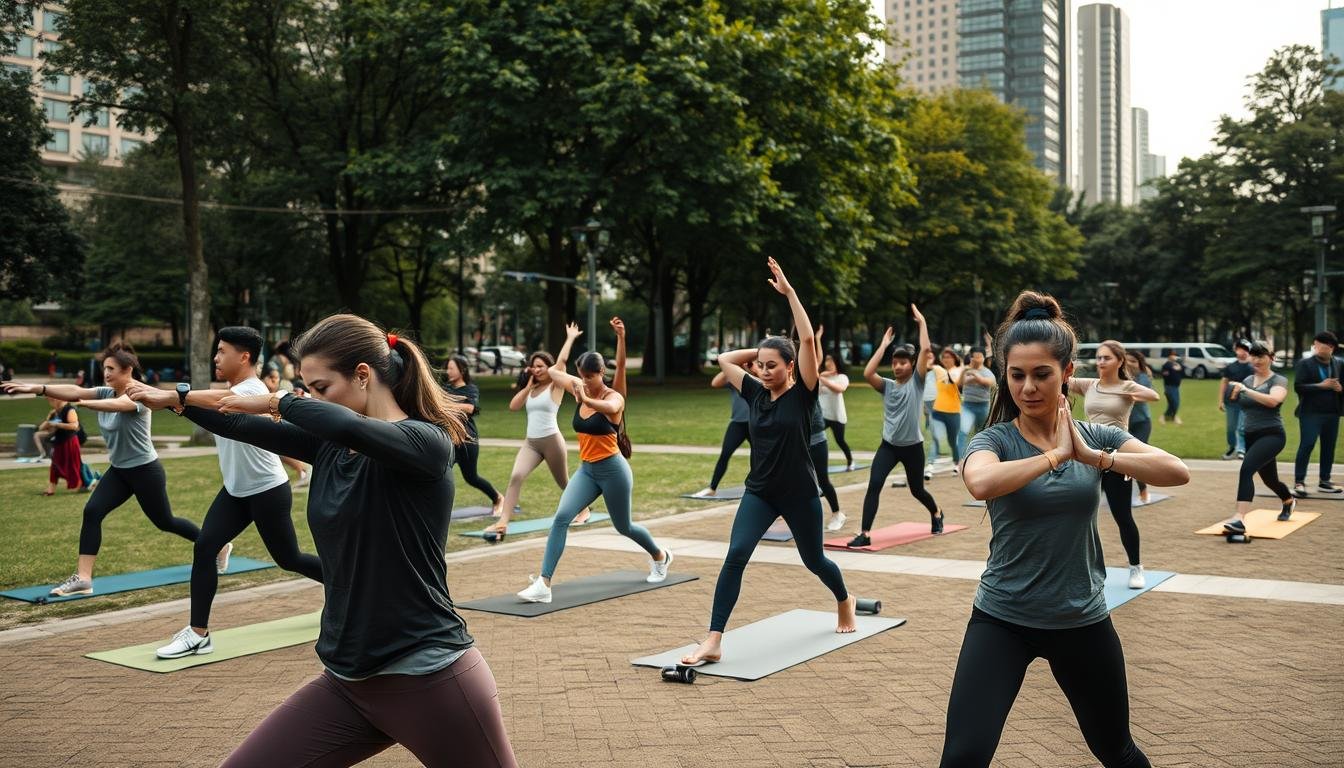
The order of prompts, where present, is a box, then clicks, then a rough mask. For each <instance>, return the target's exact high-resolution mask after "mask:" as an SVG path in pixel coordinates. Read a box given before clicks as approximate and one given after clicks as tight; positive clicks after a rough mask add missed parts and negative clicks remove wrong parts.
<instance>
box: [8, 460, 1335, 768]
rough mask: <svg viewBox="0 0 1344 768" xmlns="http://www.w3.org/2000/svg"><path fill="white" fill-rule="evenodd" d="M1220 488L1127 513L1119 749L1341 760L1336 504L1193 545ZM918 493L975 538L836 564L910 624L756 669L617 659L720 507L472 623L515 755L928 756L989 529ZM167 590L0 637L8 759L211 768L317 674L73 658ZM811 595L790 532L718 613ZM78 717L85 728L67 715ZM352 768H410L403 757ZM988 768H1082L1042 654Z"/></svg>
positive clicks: (479, 583) (702, 612)
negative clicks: (1127, 725)
mask: <svg viewBox="0 0 1344 768" xmlns="http://www.w3.org/2000/svg"><path fill="white" fill-rule="evenodd" d="M1215 469H1216V468H1215ZM1230 480H1231V478H1229V477H1228V476H1227V474H1226V473H1225V472H1222V471H1214V469H1210V470H1204V471H1197V472H1196V473H1195V478H1194V481H1193V482H1192V483H1191V484H1190V485H1188V486H1185V487H1182V488H1178V489H1175V490H1174V491H1173V497H1174V498H1173V499H1171V500H1169V501H1164V502H1162V503H1161V504H1157V505H1154V506H1151V507H1146V508H1142V509H1140V510H1138V519H1139V524H1140V526H1141V529H1142V531H1143V536H1144V540H1143V541H1144V561H1145V563H1146V564H1147V565H1148V567H1150V568H1153V569H1161V570H1171V571H1176V572H1178V573H1179V574H1180V575H1179V576H1178V577H1176V578H1174V579H1172V580H1171V581H1169V582H1167V583H1166V584H1164V585H1162V586H1161V587H1159V588H1158V589H1155V590H1153V591H1151V592H1149V593H1147V594H1145V595H1142V596H1140V597H1139V598H1137V599H1135V600H1133V601H1131V602H1130V603H1128V604H1126V605H1124V606H1122V607H1121V608H1119V609H1117V610H1116V611H1115V612H1114V614H1113V619H1114V621H1115V623H1116V627H1117V630H1118V631H1119V633H1120V636H1121V638H1122V641H1123V642H1124V647H1125V653H1126V660H1127V670H1128V676H1129V684H1130V704H1131V721H1132V727H1133V730H1134V734H1135V738H1136V740H1137V741H1138V742H1139V743H1140V745H1141V746H1142V747H1143V748H1144V750H1145V751H1146V752H1147V753H1148V755H1149V757H1150V759H1152V761H1153V764H1154V765H1157V766H1167V767H1168V768H1196V767H1198V768H1209V767H1216V766H1275V767H1280V766H1287V767H1290V768H1291V767H1296V766H1338V765H1340V759H1339V756H1340V755H1341V754H1344V726H1341V724H1340V721H1341V715H1344V667H1341V665H1340V663H1339V662H1340V656H1339V647H1340V646H1339V637H1340V634H1341V630H1344V605H1342V604H1341V600H1344V563H1341V559H1340V557H1339V552H1340V545H1341V543H1344V504H1339V503H1333V502H1323V501H1306V502H1303V503H1302V504H1301V505H1300V506H1299V509H1301V510H1304V511H1319V512H1321V513H1322V517H1321V518H1320V519H1318V520H1316V521H1315V522H1313V523H1311V524H1309V525H1307V526H1305V527H1303V528H1302V529H1301V530H1299V531H1297V532H1296V533H1294V534H1292V535H1290V536H1288V537H1287V538H1285V539H1282V540H1278V541H1257V542H1255V543H1253V544H1251V545H1248V546H1247V545H1228V544H1226V543H1224V542H1223V540H1222V539H1221V538H1219V537H1212V536H1196V535H1194V534H1193V531H1194V530H1195V529H1196V528H1199V527H1202V526H1204V525H1207V524H1208V523H1210V522H1213V521H1214V520H1217V519H1219V518H1220V517H1221V516H1222V515H1223V514H1225V513H1226V510H1227V508H1228V506H1229V497H1230V494H1231V489H1230ZM931 489H932V492H933V493H934V494H935V496H936V497H937V498H939V499H940V501H941V502H942V503H943V504H944V507H945V510H946V512H947V515H948V519H949V521H950V522H952V523H959V524H963V525H968V526H970V527H969V528H968V529H967V530H964V531H960V532H958V533H955V534H949V535H946V536H942V537H939V538H936V539H929V540H925V541H921V542H916V543H914V544H910V545H907V546H903V547H897V548H895V549H892V550H887V551H886V552H883V553H880V554H867V553H858V552H836V553H832V557H833V558H834V559H835V560H836V562H837V563H838V564H839V565H840V566H841V568H842V569H843V570H844V572H845V576H846V580H847V583H848V584H849V585H850V588H851V589H852V591H854V592H855V593H856V594H861V595H865V596H874V597H880V598H881V599H882V600H883V603H884V613H887V614H891V615H897V616H904V617H906V618H908V619H909V623H908V624H906V625H905V626H903V627H901V628H899V629H896V630H892V631H890V632H886V633H883V634H881V635H878V636H876V637H874V638H871V639H868V640H864V641H862V642H860V643H857V644H855V645H853V646H850V647H848V648H845V649H843V650H841V651H837V652H834V653H831V654H827V655H825V656H822V657H819V658H817V659H813V660H812V661H809V662H807V663H805V664H802V665H799V666H797V667H794V668H792V669H789V670H785V671H783V672H780V673H777V674H775V675H772V676H770V677H768V678H765V679H763V680H760V681H758V682H755V683H739V682H735V681H728V680H718V679H704V680H702V681H701V682H700V683H698V684H696V685H694V686H682V685H671V684H666V683H662V682H661V681H659V679H658V676H657V674H656V672H655V671H654V670H648V669H641V668H635V667H632V666H630V664H629V660H630V659H631V658H634V657H636V656H640V655H644V654H647V653H651V652H655V651H661V650H666V649H668V648H672V647H676V646H679V645H682V644H684V643H687V642H690V641H692V640H695V639H698V638H699V637H700V636H701V634H702V633H703V628H704V623H705V621H706V619H707V617H708V612H709V607H710V602H711V598H712V594H713V588H714V581H715V578H716V575H717V573H718V569H719V566H720V563H721V559H722V554H723V550H724V547H725V544H724V542H726V541H727V532H728V530H729V528H730V527H731V524H732V513H733V510H734V505H731V504H725V505H716V506H713V507H709V508H707V509H704V510H697V511H694V512H691V513H686V514H682V515H675V516H669V517H665V518H659V519H655V520H651V521H649V526H650V529H651V530H652V532H653V533H654V535H655V537H657V538H658V539H659V540H660V541H662V542H663V543H664V544H665V545H666V546H669V547H670V548H672V549H673V550H674V551H675V552H676V553H677V555H678V559H677V562H676V565H675V566H674V568H675V569H676V570H678V571H681V572H685V573H691V574H694V575H697V576H699V577H700V579H699V580H697V581H694V582H691V583H689V584H684V585H680V586H676V587H672V588H667V589H661V590H655V591H652V592H648V593H644V594H641V595H638V596H633V597H629V598H623V599H618V600H610V601H606V602H602V603H597V604H594V605H590V606H585V607H582V608H578V609H573V610H569V611H562V612H559V613H556V614H552V615H550V616H547V617H543V618H538V619H516V618H512V617H507V616H496V615H493V614H485V613H476V612H466V613H465V617H466V619H467V621H468V622H469V625H470V627H471V631H472V634H473V635H474V636H475V638H476V640H477V643H478V645H479V647H480V648H481V650H482V652H483V653H484V654H485V656H486V658H487V659H488V660H489V662H490V665H491V667H492V668H493V670H494V673H495V677H496V679H497V681H498V683H499V687H500V701H501V705H502V706H503V708H504V713H505V717H506V720H507V722H508V724H509V732H510V737H511V739H512V742H513V745H514V748H515V750H516V752H517V754H518V757H519V760H520V763H521V764H522V765H524V766H600V767H605V766H613V767H615V766H639V767H640V768H646V767H650V768H659V767H661V766H668V767H672V766H676V767H678V768H681V767H683V766H684V767H685V768H691V767H692V766H694V767H695V768H701V767H702V766H707V765H733V766H734V767H735V768H747V767H754V766H836V767H839V766H931V765H936V764H937V760H938V752H939V749H940V747H941V742H942V733H943V727H944V724H943V717H944V712H945V711H946V705H947V694H948V689H949V686H950V684H951V680H952V673H953V670H954V668H955V664H956V656H957V652H958V649H959V647H960V643H961V637H962V633H963V631H964V628H965V623H966V618H967V615H968V613H969V610H970V603H971V599H972V597H973V595H974V591H975V577H976V576H977V575H978V570H979V568H980V567H981V564H982V563H983V560H984V557H985V554H986V552H987V547H988V541H989V525H988V523H987V522H983V521H982V516H983V514H984V510H982V509H975V508H970V507H962V506H959V505H958V504H959V502H960V500H961V499H963V498H965V492H964V489H962V488H960V484H959V483H957V482H956V481H955V479H953V478H941V477H940V478H938V479H937V480H935V481H934V482H933V484H932V486H931ZM861 497H862V491H861V488H860V486H858V485H851V486H846V487H845V488H843V489H841V501H842V506H843V508H845V509H846V510H849V511H852V512H855V513H857V511H858V507H859V503H860V501H861ZM923 514H924V513H923V512H922V510H921V509H920V508H919V507H918V506H917V505H916V504H914V503H913V501H912V500H911V499H910V496H909V494H908V493H907V492H905V491H904V490H900V489H888V490H887V491H886V492H884V495H883V503H882V507H881V510H880V514H879V524H884V523H892V522H896V521H898V520H919V519H921V516H922V515H923ZM849 528H851V529H852V528H853V526H852V525H851V526H849ZM1099 530H1100V532H1101V535H1102V540H1103V545H1104V547H1105V551H1106V552H1107V553H1108V555H1109V556H1108V557H1107V562H1108V563H1109V564H1112V565H1120V564H1122V562H1123V554H1122V552H1123V550H1122V549H1121V547H1120V544H1119V538H1118V535H1117V534H1116V531H1115V525H1114V523H1112V522H1111V521H1110V520H1109V518H1108V517H1107V516H1106V515H1105V514H1104V512H1103V515H1102V517H1101V518H1100V520H1099ZM847 532H848V531H847ZM542 543H543V540H542V539H540V538H532V539H524V540H520V541H517V542H509V543H507V544H503V545H500V546H498V547H492V548H488V549H473V550H470V551H465V552H460V553H453V554H452V555H450V556H449V557H448V560H449V582H450V585H451V586H452V590H453V595H454V598H455V599H457V600H458V601H465V600H470V599H474V598H478V597H484V596H488V595H493V594H500V593H505V592H512V591H516V590H517V589H520V588H521V587H523V586H524V585H525V582H526V577H527V575H528V574H529V573H535V572H536V568H537V565H538V562H539V559H540V556H541V546H542ZM243 554H249V553H243ZM1117 555H1118V556H1117ZM643 563H644V558H643V556H642V555H641V554H639V553H637V552H635V551H634V550H633V548H632V546H631V545H630V544H629V542H627V541H626V540H625V539H623V538H621V537H619V536H615V535H613V533H612V532H611V529H610V528H607V527H598V528H596V529H594V530H585V531H583V532H576V533H574V534H572V535H571V537H570V548H569V551H568V552H567V553H566V556H565V559H564V561H563V562H562V565H561V568H560V571H559V572H558V573H557V579H559V580H564V579H568V578H577V577H579V576H583V575H588V574H594V573H598V572H602V571H606V570H610V569H613V568H621V567H642V566H643ZM1265 590H1269V591H1265ZM321 601H322V594H321V591H320V590H318V589H316V588H315V587H312V586H310V585H307V584H305V583H304V582H302V581H298V580H296V581H289V582H282V583H279V584H270V585H266V586H264V587H259V588H255V589H252V590H245V591H240V592H233V593H227V594H225V595H221V597H220V600H219V601H218V607H217V610H216V611H215V614H216V625H217V626H219V627H225V626H230V625H238V624H243V623H251V622H257V621H265V620H269V619H275V618H281V617H284V616H291V615H294V614H297V613H301V612H305V611H311V610H314V609H315V608H318V607H320V605H321ZM184 602H185V601H177V602H176V603H172V604H163V605H158V606H147V607H144V608H138V609H133V610H130V611H124V612H119V613H117V614H110V613H109V614H102V615H99V616H95V617H85V618H81V619H73V620H69V621H66V622H57V623H52V624H48V625H39V626H36V627H25V628H22V629H18V630H11V631H9V632H3V633H0V675H2V676H3V677H2V678H0V679H3V680H4V681H5V682H4V685H3V686H0V765H16V766H24V768H40V767H41V766H54V765H71V764H86V765H100V766H104V765H106V766H122V765H128V766H129V765H137V766H139V765H164V766H168V765H173V766H178V765H191V766H196V765H201V766H205V765H215V764H217V763H218V762H219V761H220V760H221V759H222V758H223V757H224V756H225V755H226V754H227V753H228V751H229V750H230V749H231V747H232V746H234V745H236V744H237V743H238V742H239V741H240V740H241V739H242V738H243V737H244V736H245V735H246V734H247V733H248V732H249V731H250V730H251V729H252V728H253V727H254V726H255V725H256V723H257V722H258V721H259V720H260V719H261V718H262V717H263V716H264V715H265V714H266V712H268V711H269V710H270V709H271V708H273V707H274V706H275V705H276V704H278V703H279V702H280V701H282V700H283V699H284V698H285V696H286V695H288V694H289V693H290V692H291V691H293V690H294V689H295V688H297V687H298V686H300V685H301V684H303V682H304V681H306V680H307V679H309V678H311V677H312V676H313V675H314V674H315V673H316V672H317V671H318V669H319V667H318V664H317V661H316V659H315V657H314V656H313V653H312V649H311V646H299V647H294V648H288V649H283V650H279V651H274V652H271V653H266V654H261V655H257V656H251V657H247V658H243V659H237V660H233V661H229V662H224V663H220V664H215V665H209V666H206V667H201V668H198V669H194V670H187V671H184V672H178V673H173V674H168V675H154V674H150V673H145V672H139V671H135V670H128V669H123V668H120V667H115V666H112V665H108V664H103V663H101V662H95V661H91V660H88V659H84V658H82V657H81V655H82V654H83V653H86V652H88V651H91V650H102V649H108V648H115V647H120V646H124V645H130V644H134V643H142V642H146V641H147V640H152V639H159V638H163V639H166V638H167V637H168V636H169V635H170V634H171V633H172V632H174V631H176V630H177V629H179V628H180V626H181V625H182V623H183V622H184V621H185V610H186V609H185V605H184ZM828 604H831V605H833V603H831V602H830V599H829V595H828V593H827V592H826V590H825V589H824V588H823V587H822V586H821V585H820V583H819V582H818V581H817V580H816V578H815V577H813V576H812V575H811V574H810V573H808V572H807V571H806V570H805V569H804V568H802V567H801V566H800V565H799V564H798V558H797V554H796V552H795V550H794V548H793V547H792V545H790V544H768V543H765V544H762V545H761V546H760V547H759V548H758V549H757V552H756V557H755V558H754V562H753V565H752V566H751V567H750V568H749V569H748V571H747V574H746V579H745V581H744V584H743V591H742V598H741V600H740V602H739V603H738V608H737V610H736V612H735V613H734V616H733V620H732V625H733V626H740V625H742V624H744V623H747V622H750V621H755V620H758V619H762V618H765V617H768V616H770V615H773V614H776V613H778V612H780V611H782V610H785V609H787V608H791V607H795V606H801V607H810V608H816V609H826V608H827V606H828ZM70 717H77V718H78V719H79V723H80V726H79V727H78V728H70V727H66V726H64V725H62V724H61V720H62V719H63V718H70ZM450 725H451V724H445V727H449V726H450ZM369 764H371V765H386V766H392V765H396V766H403V765H415V764H416V763H415V761H414V760H413V759H412V758H411V756H410V755H409V754H408V753H407V752H405V751H404V750H402V749H401V748H399V747H398V748H393V749H391V750H388V751H387V752H386V753H384V754H383V755H380V756H379V757H378V758H375V759H374V760H373V761H371V762H370V763H369ZM995 765H1001V766H1008V767H1010V768H1019V767H1028V766H1041V767H1046V766H1050V767H1055V766H1058V767H1059V768H1065V767H1069V768H1072V767H1074V766H1091V765H1095V761H1094V760H1093V759H1092V758H1091V756H1090V755H1089V754H1088V753H1087V751H1086V747H1085V745H1084V744H1083V741H1082V738H1081V736H1080V734H1079V733H1078V730H1077V725H1076V723H1075V721H1074V719H1073V716H1072V713H1071V712H1070V710H1069V708H1068V705H1067V702H1066V701H1065V699H1064V697H1063V696H1062V694H1060V692H1059V690H1058V688H1057V686H1056V685H1055V684H1054V682H1053V680H1052V679H1051V677H1050V674H1049V670H1048V667H1047V666H1046V665H1044V664H1036V665H1034V666H1033V667H1032V669H1031V670H1030V671H1029V673H1028V675H1027V680H1026V682H1025V684H1024V686H1023V689H1022V693H1021V695H1020V697H1019V699H1018V702H1017V705H1016V707H1015V709H1014V711H1013V714H1012V716H1011V717H1010V718H1009V721H1008V725H1007V728H1006V730H1005V733H1004V737H1003V741H1002V744H1001V746H1000V749H999V752H998V756H997V760H996V763H995Z"/></svg>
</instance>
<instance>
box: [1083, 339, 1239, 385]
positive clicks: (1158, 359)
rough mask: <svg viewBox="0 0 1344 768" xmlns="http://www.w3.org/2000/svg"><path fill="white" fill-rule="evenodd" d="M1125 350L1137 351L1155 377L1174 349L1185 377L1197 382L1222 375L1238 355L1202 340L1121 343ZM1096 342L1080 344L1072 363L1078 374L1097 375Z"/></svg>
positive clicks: (1220, 345)
mask: <svg viewBox="0 0 1344 768" xmlns="http://www.w3.org/2000/svg"><path fill="white" fill-rule="evenodd" d="M1121 343H1122V344H1124V345H1125V349H1126V350H1131V349H1133V350H1138V351H1140V352H1142V353H1143V356H1144V357H1146V358H1148V365H1149V366H1151V367H1152V369H1153V373H1154V374H1156V373H1157V372H1158V371H1159V370H1160V369H1161V368H1162V364H1163V363H1165V362H1167V353H1168V352H1169V351H1170V350H1173V349H1174V350H1176V354H1178V355H1180V356H1181V357H1180V360H1181V365H1182V366H1183V367H1184V368H1185V373H1186V375H1187V376H1191V377H1193V378H1196V379H1207V378H1209V377H1217V376H1221V375H1222V373H1223V368H1225V367H1226V366H1227V365H1228V364H1229V363H1234V362H1236V360H1237V356H1236V355H1235V354H1233V352H1232V350H1230V349H1228V348H1227V347H1224V346H1223V345H1222V344H1209V343H1206V342H1202V341H1154V342H1148V341H1134V342H1129V341H1124V342H1121ZM1099 346H1101V345H1100V344H1097V343H1088V344H1079V345H1078V361H1077V363H1076V364H1075V368H1076V369H1077V371H1078V373H1079V375H1082V376H1095V375H1096V374H1097V366H1096V359H1097V347H1099Z"/></svg>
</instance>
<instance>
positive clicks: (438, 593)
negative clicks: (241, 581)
mask: <svg viewBox="0 0 1344 768" xmlns="http://www.w3.org/2000/svg"><path fill="white" fill-rule="evenodd" d="M295 347H296V349H297V355H298V358H299V360H300V361H301V370H302V372H303V379H304V383H305V384H307V385H308V387H309V389H310V390H311V391H312V393H313V397H311V398H309V397H299V396H296V395H294V394H291V393H288V392H283V391H280V392H274V393H268V394H264V395H251V396H242V395H231V396H228V397H225V398H223V399H222V400H221V401H220V403H219V406H218V409H219V410H218V411H213V410H209V409H205V408H197V407H196V406H191V405H189V406H187V408H186V410H187V411H188V412H190V417H191V419H192V421H195V422H196V423H197V424H200V425H201V426H203V427H205V428H207V429H209V430H210V431H211V432H214V433H215V434H217V435H220V436H222V437H227V438H230V439H232V440H238V441H241V442H245V443H249V444H251V445H255V446H257V447H258V448H262V449H264V450H267V451H271V452H274V453H277V454H280V455H284V456H293V457H295V458H297V459H301V460H303V461H306V462H309V463H311V464H312V466H313V479H312V483H311V486H310V487H311V490H310V491H309V494H308V527H309V529H310V530H311V531H312V534H313V541H314V543H315V544H316V545H317V556H318V558H319V560H320V561H321V565H322V581H323V584H322V588H323V592H324V596H325V602H324V604H323V608H322V623H321V629H320V631H319V634H318V639H317V648H316V650H317V655H318V658H319V659H321V661H322V664H323V666H324V667H325V670H324V671H323V673H322V674H321V676H319V677H317V678H316V679H314V680H312V681H311V682H309V683H308V684H307V685H305V686H303V687H302V688H300V689H299V690H298V691H296V692H295V693H294V694H293V695H291V696H290V697H289V699H288V700H286V701H285V702H284V703H283V704H281V705H280V706H278V707H277V708H276V709H275V710H274V711H272V712H271V714H270V715H268V716H267V717H266V719H265V720H263V721H262V722H261V724H260V725H258V726H257V728H256V729H255V730H254V731H252V733H251V735H249V736H248V737H247V738H246V739H245V740H244V741H243V743H242V744H241V745H239V747H238V748H237V749H236V750H234V752H233V754H231V755H230V756H229V757H228V759H227V760H225V761H224V766H226V767H227V768H242V767H244V766H247V767H249V768H250V767H251V766H272V765H316V764H321V765H352V764H354V763H357V762H360V761H362V760H365V759H367V758H369V757H371V756H373V755H375V754H377V753H379V752H381V751H383V750H385V749H387V748H388V747H390V746H392V745H393V744H396V743H400V744H401V745H403V746H405V747H406V748H407V749H408V750H410V752H411V753H412V754H414V755H415V756H416V758H418V759H419V760H420V762H422V763H424V764H426V765H459V764H460V765H481V766H513V765H515V764H516V763H515V761H514V757H513V751H512V749H511V748H510V746H509V740H508V736H507V735H506V734H505V731H504V721H503V718H502V716H501V714H500V708H499V696H498V691H497V689H496V687H495V679H494V675H493V674H492V673H491V672H490V667H489V665H487V664H486V662H485V659H484V658H483V657H482V656H481V654H480V652H479V651H477V650H476V649H475V648H474V647H473V643H474V641H473V640H472V637H471V635H470V634H468V633H467V627H466V623H465V622H464V621H463V620H462V617H461V616H459V615H458V613H457V610H456V608H455V607H454V605H453V599H452V596H451V595H450V594H449V591H448V581H447V576H448V574H447V563H446V562H445V560H444V558H443V553H444V550H445V548H446V547H447V540H448V524H449V517H450V514H451V510H452V507H453V474H452V464H453V453H454V450H455V446H459V445H462V444H463V443H464V442H466V440H467V437H468V435H467V428H466V424H465V418H464V416H463V413H462V411H461V410H459V409H458V408H457V407H456V402H455V401H454V400H453V399H452V398H450V396H449V395H447V394H446V393H444V391H443V390H442V388H440V387H439V384H438V382H437V381H436V380H435V377H434V372H433V370H432V368H431V367H430V365H429V362H428V361H427V360H426V359H425V356H424V353H423V352H421V351H420V348H419V347H417V346H416V345H415V344H414V343H412V342H410V341H408V340H406V339H400V338H398V337H397V336H396V335H395V334H389V333H385V332H384V331H382V330H381V329H380V328H378V327H377V326H376V325H374V324H373V323H371V322H369V321H368V320H365V319H364V318H362V317H358V316H356V315H332V316H330V317H327V318H326V319H324V320H322V321H321V322H319V323H318V324H317V325H315V326H313V327H312V328H311V329H309V330H308V331H307V332H306V333H304V334H303V336H302V337H300V338H299V340H298V342H297V343H296V345H295Z"/></svg>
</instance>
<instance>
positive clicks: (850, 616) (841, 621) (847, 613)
mask: <svg viewBox="0 0 1344 768" xmlns="http://www.w3.org/2000/svg"><path fill="white" fill-rule="evenodd" d="M857 603H858V598H856V597H854V596H853V595H850V596H849V597H847V598H845V600H844V602H841V603H837V604H836V607H835V614H836V622H835V631H836V633H837V634H841V635H844V634H848V633H850V632H856V631H858V629H859V625H858V621H857V620H856V619H855V618H854V606H855V605H856V604H857Z"/></svg>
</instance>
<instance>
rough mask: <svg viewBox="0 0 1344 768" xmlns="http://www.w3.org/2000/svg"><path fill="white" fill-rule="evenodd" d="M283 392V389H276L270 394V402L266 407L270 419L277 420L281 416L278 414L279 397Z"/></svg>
mask: <svg viewBox="0 0 1344 768" xmlns="http://www.w3.org/2000/svg"><path fill="white" fill-rule="evenodd" d="M284 394H285V393H284V391H283V390H277V391H276V392H275V394H273V395H271V402H270V404H269V405H268V406H267V408H266V410H267V411H269V412H270V415H271V421H275V422H279V421H280V420H281V418H282V417H281V416H280V398H281V397H282V396H283V395H284Z"/></svg>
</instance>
